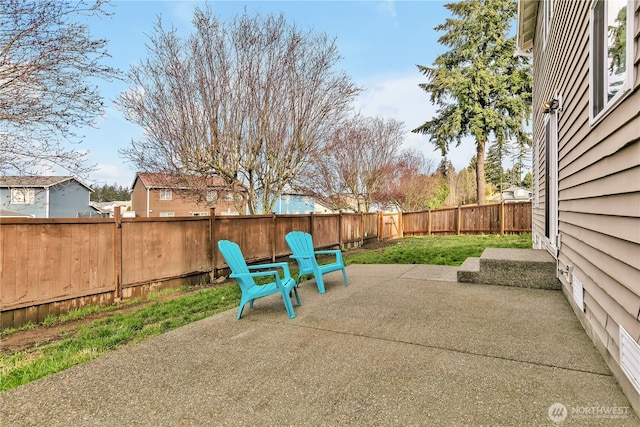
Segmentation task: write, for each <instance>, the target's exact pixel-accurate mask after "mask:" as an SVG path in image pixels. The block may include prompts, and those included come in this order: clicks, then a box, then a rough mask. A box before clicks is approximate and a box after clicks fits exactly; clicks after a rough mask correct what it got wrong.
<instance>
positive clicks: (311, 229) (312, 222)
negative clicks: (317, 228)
mask: <svg viewBox="0 0 640 427" xmlns="http://www.w3.org/2000/svg"><path fill="white" fill-rule="evenodd" d="M313 214H314V213H313V212H311V214H310V215H309V234H311V236H313V227H314V219H315V218H314V217H313Z"/></svg>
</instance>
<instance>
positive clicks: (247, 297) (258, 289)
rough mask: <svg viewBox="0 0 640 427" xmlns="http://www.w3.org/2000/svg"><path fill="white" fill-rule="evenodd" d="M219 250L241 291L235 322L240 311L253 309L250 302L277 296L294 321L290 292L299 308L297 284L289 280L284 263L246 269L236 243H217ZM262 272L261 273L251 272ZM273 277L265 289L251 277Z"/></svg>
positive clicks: (287, 270) (223, 241)
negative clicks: (281, 275) (276, 294)
mask: <svg viewBox="0 0 640 427" xmlns="http://www.w3.org/2000/svg"><path fill="white" fill-rule="evenodd" d="M218 249H220V253H222V256H223V257H224V259H225V261H226V262H227V265H228V266H229V268H230V269H231V274H230V275H229V277H231V278H233V279H236V280H237V281H238V284H239V285H240V290H241V291H242V297H241V298H240V307H239V308H238V319H240V317H241V316H242V309H243V308H244V306H245V305H246V304H247V303H249V307H253V302H254V301H255V300H256V299H258V298H262V297H266V296H268V295H272V294H275V293H278V292H280V295H282V301H284V306H285V308H286V309H287V315H288V316H289V318H290V319H293V318H294V317H296V313H295V311H294V310H293V304H291V291H293V292H294V293H295V294H296V301H297V302H298V305H300V296H298V289H297V287H296V285H297V283H296V281H295V280H293V277H291V273H290V272H289V265H288V264H287V263H286V262H278V263H273V264H260V265H247V262H246V261H245V259H244V255H242V251H240V246H238V244H237V243H235V242H231V241H229V240H220V241H218ZM279 268H281V269H282V270H283V276H284V277H280V272H279V270H278V269H279ZM252 270H261V271H252ZM265 276H272V277H273V278H274V281H273V282H271V283H267V284H265V285H258V284H256V282H255V281H254V280H253V278H254V277H265Z"/></svg>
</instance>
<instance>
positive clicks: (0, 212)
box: [0, 209, 33, 218]
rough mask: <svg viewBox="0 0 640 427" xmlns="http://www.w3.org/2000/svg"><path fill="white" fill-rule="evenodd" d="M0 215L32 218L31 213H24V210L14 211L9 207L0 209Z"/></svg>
mask: <svg viewBox="0 0 640 427" xmlns="http://www.w3.org/2000/svg"><path fill="white" fill-rule="evenodd" d="M0 217H5V218H11V217H13V218H33V215H30V214H26V213H24V212H16V211H11V210H9V209H0Z"/></svg>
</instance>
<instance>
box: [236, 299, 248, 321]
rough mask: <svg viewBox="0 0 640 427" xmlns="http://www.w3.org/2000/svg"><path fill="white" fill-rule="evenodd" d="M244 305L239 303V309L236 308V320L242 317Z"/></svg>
mask: <svg viewBox="0 0 640 427" xmlns="http://www.w3.org/2000/svg"><path fill="white" fill-rule="evenodd" d="M245 304H246V303H244V302H243V303H240V307H238V320H240V318H241V317H242V309H243V308H244V305H245Z"/></svg>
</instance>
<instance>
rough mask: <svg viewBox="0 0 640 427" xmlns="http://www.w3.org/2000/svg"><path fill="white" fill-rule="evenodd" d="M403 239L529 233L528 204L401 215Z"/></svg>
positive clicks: (480, 206)
mask: <svg viewBox="0 0 640 427" xmlns="http://www.w3.org/2000/svg"><path fill="white" fill-rule="evenodd" d="M402 224H403V226H402V229H403V235H404V236H407V235H412V236H423V235H424V236H430V235H438V234H482V233H484V234H504V233H507V234H514V233H528V232H531V203H530V202H521V203H497V204H489V205H477V206H476V205H474V206H456V207H452V208H443V209H437V210H432V211H422V212H409V213H405V214H403V215H402Z"/></svg>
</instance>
